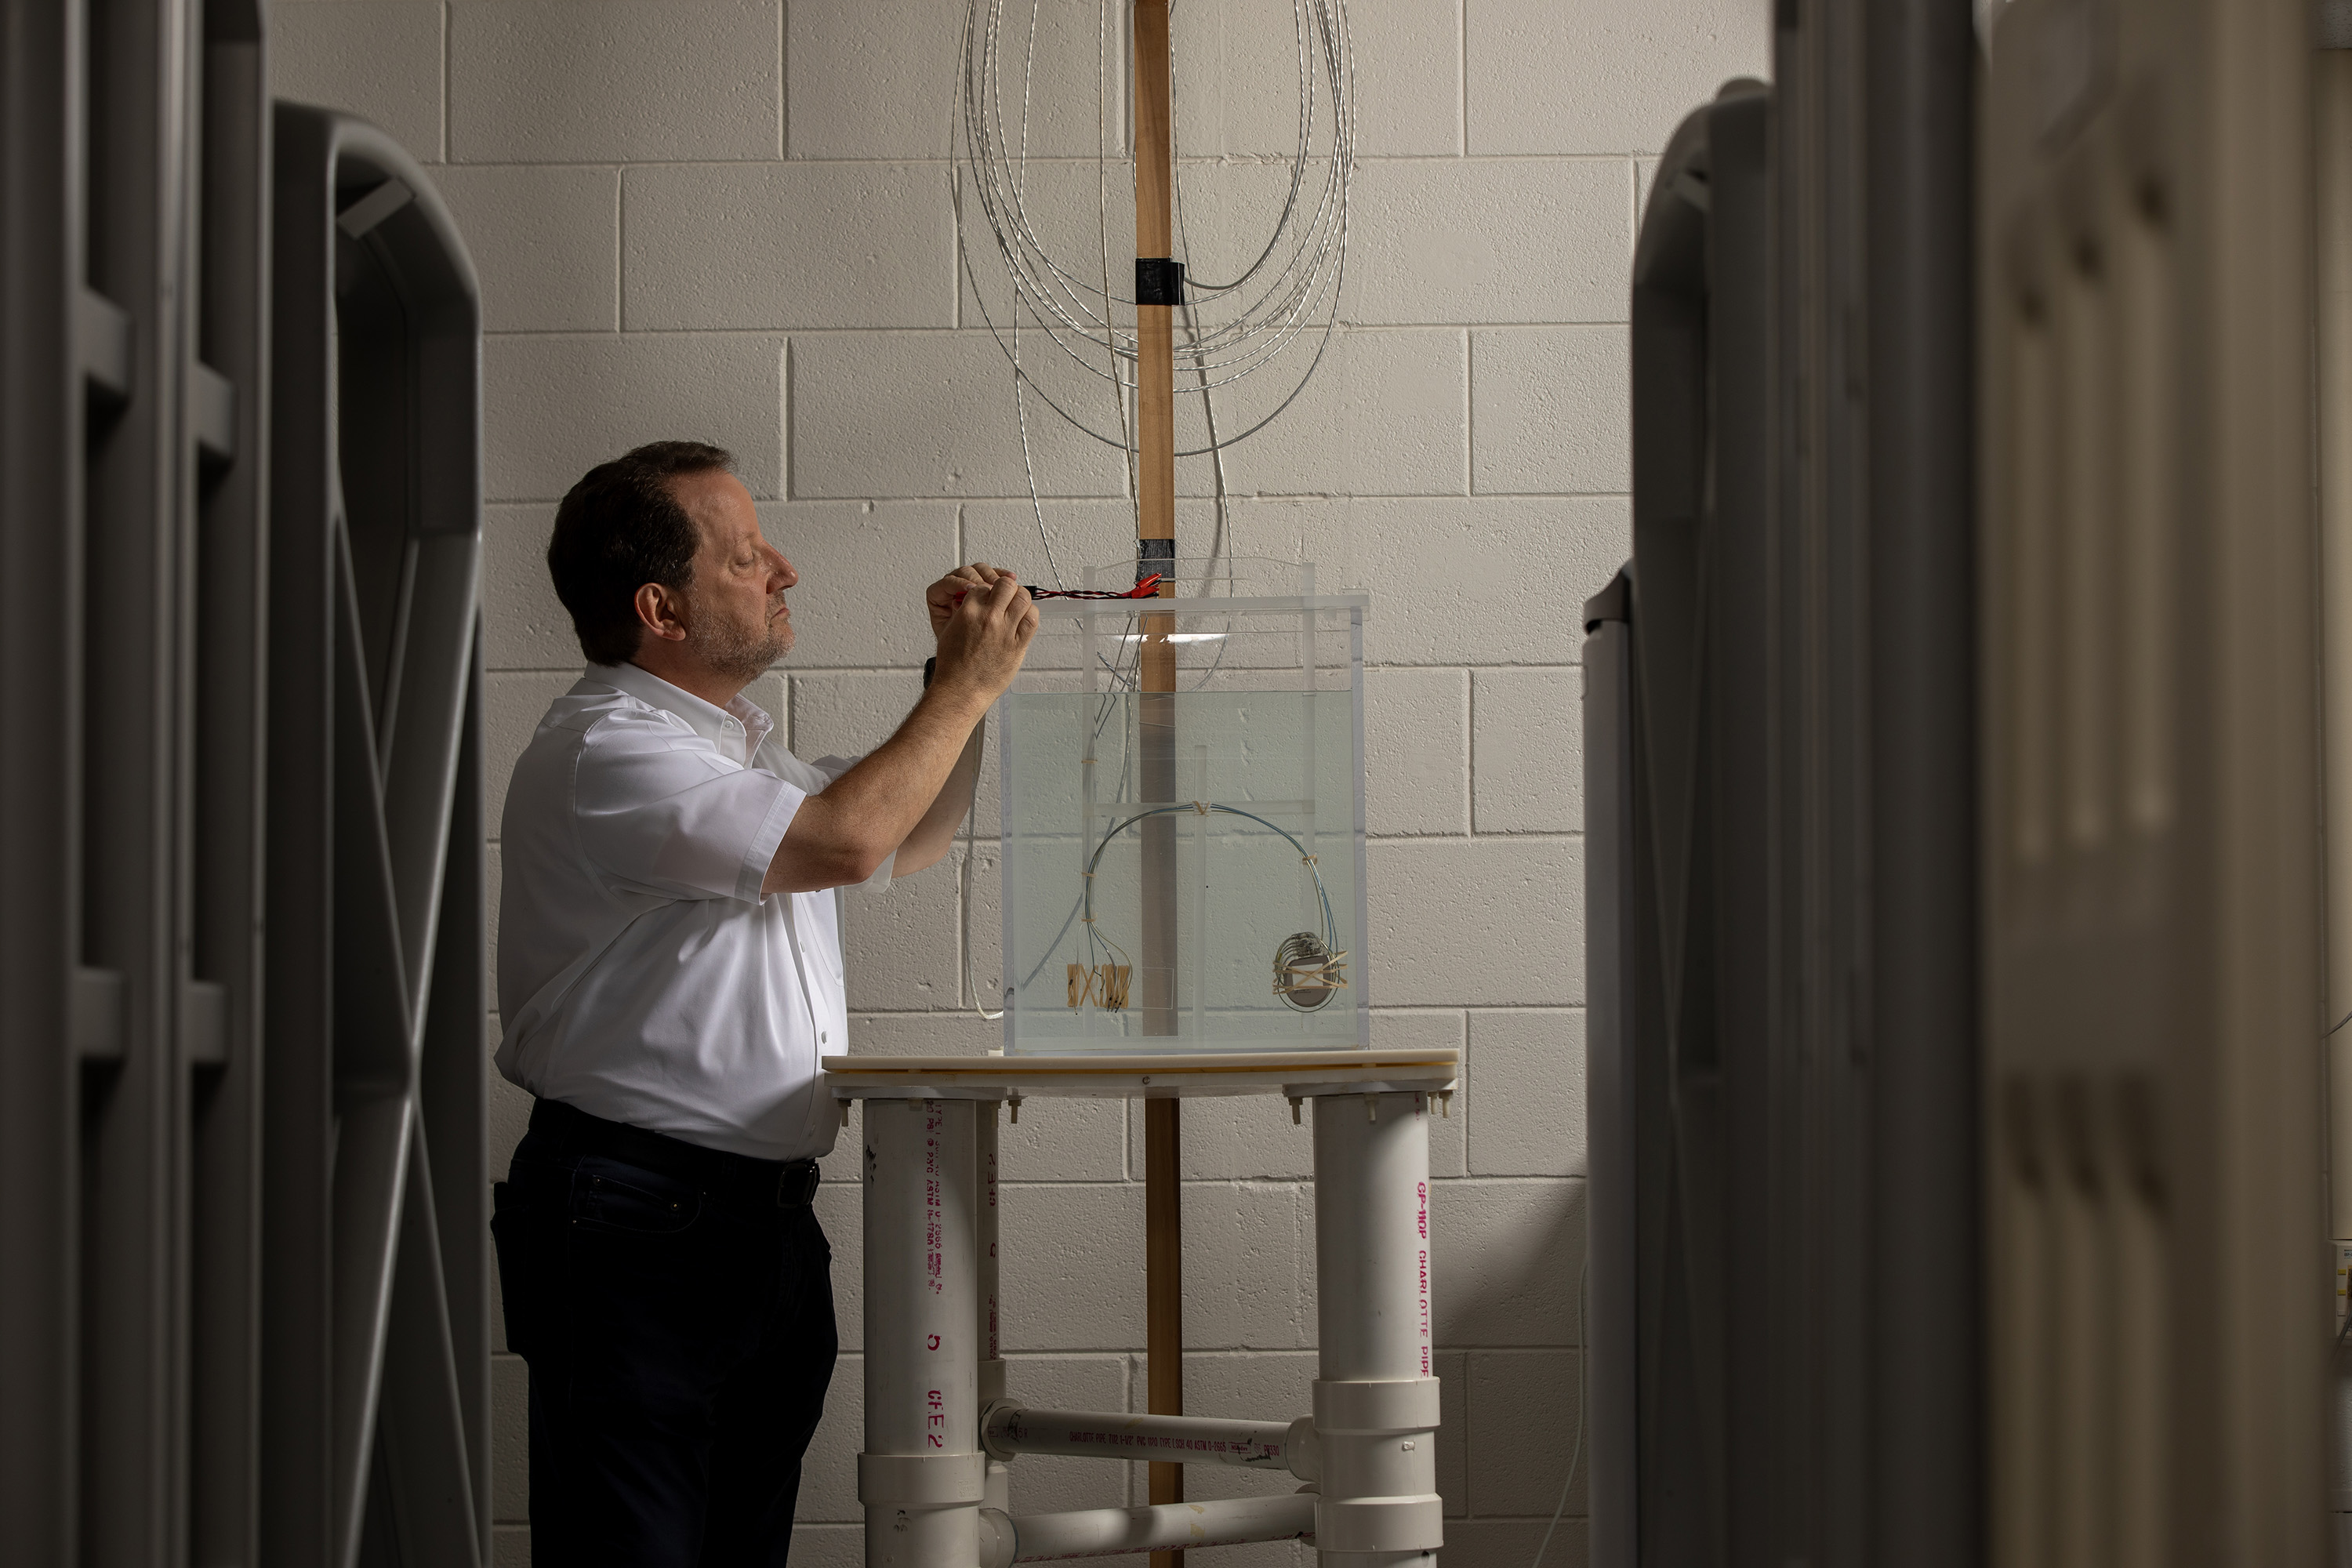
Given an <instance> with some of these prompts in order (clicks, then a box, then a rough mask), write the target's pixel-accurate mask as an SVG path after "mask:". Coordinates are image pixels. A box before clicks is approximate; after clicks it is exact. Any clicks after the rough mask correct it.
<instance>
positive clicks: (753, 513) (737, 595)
mask: <svg viewBox="0 0 2352 1568" xmlns="http://www.w3.org/2000/svg"><path fill="white" fill-rule="evenodd" d="M670 493H671V494H672V495H674V496H676V497H677V503H678V505H679V506H681V507H683V508H684V509H685V510H686V515H687V516H688V517H690V518H692V519H693V520H694V524H695V528H696V530H697V531H698V532H699V533H700V534H701V536H702V542H701V545H700V547H699V548H698V549H697V550H696V552H695V555H694V574H693V576H692V578H691V579H689V580H688V583H687V585H686V595H685V597H686V603H687V611H688V613H687V616H686V647H687V651H688V652H689V653H691V654H693V655H694V656H695V657H696V658H698V659H700V660H701V661H702V662H703V663H704V664H705V665H707V666H708V667H709V668H710V669H711V670H712V671H713V672H714V673H717V674H719V675H723V676H725V677H726V678H727V679H730V680H736V681H748V680H750V679H751V678H752V677H754V676H756V675H758V674H759V673H760V672H761V670H763V669H765V668H768V666H770V665H772V664H773V663H775V662H776V660H778V659H780V658H782V657H783V656H784V655H785V654H786V653H788V652H790V651H791V650H792V646H793V614H792V611H790V610H789V609H787V608H785V607H784V590H785V589H787V588H789V587H791V586H793V584H796V583H798V582H799V581H800V580H801V579H800V574H799V573H797V572H794V571H793V563H791V562H789V561H787V560H785V559H784V553H783V552H782V551H781V550H778V549H777V548H776V547H775V546H774V545H772V544H771V543H769V542H768V541H767V538H766V536H764V535H763V534H761V531H760V512H759V509H758V508H757V507H755V506H753V505H752V504H751V491H749V490H747V489H744V488H743V482H742V481H741V480H740V479H737V478H736V477H735V476H734V475H732V474H730V473H725V472H721V471H716V470H714V471H712V472H710V473H704V474H688V475H685V476H684V477H682V478H679V479H674V480H672V481H671V489H670Z"/></svg>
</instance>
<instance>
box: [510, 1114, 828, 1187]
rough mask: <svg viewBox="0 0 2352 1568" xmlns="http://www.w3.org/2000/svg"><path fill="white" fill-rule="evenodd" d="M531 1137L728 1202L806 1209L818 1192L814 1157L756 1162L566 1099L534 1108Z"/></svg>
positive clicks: (561, 1150) (560, 1150)
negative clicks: (591, 1111)
mask: <svg viewBox="0 0 2352 1568" xmlns="http://www.w3.org/2000/svg"><path fill="white" fill-rule="evenodd" d="M530 1135H531V1137H532V1139H533V1140H534V1141H537V1142H542V1143H544V1144H548V1145H551V1146H552V1150H553V1152H557V1153H564V1154H602V1155H604V1157H605V1158H606V1159H608V1160H619V1161H621V1162H622V1163H625V1164H630V1165H635V1166H638V1167H639V1168H641V1169H644V1170H647V1171H657V1172H659V1173H661V1174H663V1175H665V1176H670V1177H674V1178H676V1179H677V1180H678V1181H681V1182H690V1183H692V1184H694V1185H695V1186H696V1187H698V1188H699V1189H700V1190H701V1191H702V1192H703V1193H704V1194H707V1195H708V1196H710V1197H712V1198H716V1199H719V1200H720V1201H722V1202H729V1203H735V1204H748V1205H753V1206H758V1207H767V1206H770V1205H772V1206H774V1207H776V1208H780V1209H798V1208H806V1207H808V1205H809V1202H810V1200H811V1199H813V1198H814V1197H815V1196H816V1184H817V1169H816V1162H815V1161H814V1160H755V1159H753V1158H751V1155H749V1154H730V1153H729V1152H727V1151H726V1150H724V1149H706V1148H704V1147H703V1146H702V1145H701V1144H699V1143H688V1142H686V1140H684V1139H682V1138H673V1137H671V1136H670V1135H669V1134H668V1133H667V1132H654V1131H648V1130H646V1128H643V1127H631V1126H628V1125H626V1124H625V1123H624V1122H619V1121H605V1120H604V1118H603V1117H601V1116H591V1115H589V1114H588V1113H587V1112H586V1111H584V1110H580V1109H579V1108H578V1107H577V1106H571V1105H566V1104H564V1103H563V1102H562V1100H539V1101H536V1102H535V1103H533V1104H532V1106H531V1108H530Z"/></svg>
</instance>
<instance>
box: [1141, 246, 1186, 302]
mask: <svg viewBox="0 0 2352 1568" xmlns="http://www.w3.org/2000/svg"><path fill="white" fill-rule="evenodd" d="M1135 302H1136V303H1137V304H1139V305H1181V304H1182V303H1183V302H1184V264H1183V263H1182V262H1181V261H1171V260H1169V259H1168V258H1166V257H1164V256H1139V257H1137V258H1135Z"/></svg>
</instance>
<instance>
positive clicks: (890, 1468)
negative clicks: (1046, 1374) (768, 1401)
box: [857, 1100, 983, 1568]
mask: <svg viewBox="0 0 2352 1568" xmlns="http://www.w3.org/2000/svg"><path fill="white" fill-rule="evenodd" d="M865 1104H866V1116H865V1123H866V1125H865V1133H866V1150H865V1153H866V1451H865V1452H864V1453H863V1454H861V1455H859V1456H858V1477H857V1481H858V1486H857V1494H858V1499H859V1500H860V1501H862V1502H863V1503H864V1504H865V1505H866V1565H867V1568H970V1565H971V1563H973V1562H974V1561H975V1559H976V1556H977V1553H978V1552H979V1550H980V1544H979V1516H980V1505H981V1502H982V1495H983V1492H982V1476H983V1460H982V1457H981V1453H980V1444H979V1436H980V1390H979V1376H978V1373H979V1363H980V1359H981V1358H980V1352H981V1349H982V1344H981V1334H980V1321H981V1318H980V1305H979V1272H980V1271H979V1267H978V1259H977V1258H976V1257H975V1256H974V1252H975V1245H974V1244H975V1240H976V1236H977V1231H978V1215H977V1214H976V1213H975V1210H976V1207H977V1192H976V1188H977V1186H978V1182H977V1180H976V1174H977V1173H976V1171H975V1167H974V1161H973V1149H972V1145H973V1121H974V1111H975V1110H976V1108H975V1106H974V1105H973V1103H972V1102H971V1101H970V1100H867V1101H866V1102H865Z"/></svg>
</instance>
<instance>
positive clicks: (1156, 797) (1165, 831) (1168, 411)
mask: <svg viewBox="0 0 2352 1568" xmlns="http://www.w3.org/2000/svg"><path fill="white" fill-rule="evenodd" d="M1134 27H1135V94H1134V102H1135V254H1136V258H1137V261H1138V266H1137V268H1136V270H1137V273H1138V278H1139V282H1138V287H1137V293H1138V294H1139V295H1140V294H1142V293H1143V292H1144V290H1143V289H1142V287H1141V282H1140V278H1141V274H1142V273H1143V271H1144V268H1143V266H1142V265H1141V264H1142V263H1143V262H1145V261H1148V260H1155V259H1156V260H1163V261H1164V260H1165V259H1166V258H1169V256H1170V255H1171V252H1172V250H1173V248H1174V236H1173V233H1172V230H1173V225H1172V223H1171V213H1170V206H1169V193H1170V186H1171V183H1172V181H1173V179H1174V164H1173V162H1172V157H1173V149H1172V145H1171V135H1170V129H1169V127H1170V120H1171V112H1170V110H1171V106H1170V103H1169V94H1170V84H1171V77H1170V74H1169V66H1168V0H1135V13H1134ZM1175 331H1176V309H1175V306H1174V305H1173V304H1171V303H1156V304H1144V303H1141V302H1140V301H1139V302H1138V304H1137V305H1136V308H1135V336H1136V368H1135V380H1136V393H1135V412H1136V435H1135V441H1136V487H1137V489H1136V502H1137V505H1136V535H1137V540H1138V544H1137V557H1138V566H1137V571H1138V574H1139V577H1140V575H1141V574H1144V573H1146V572H1149V571H1150V570H1153V569H1154V568H1153V567H1151V566H1150V565H1147V564H1145V563H1148V562H1150V561H1151V560H1153V559H1154V558H1155V557H1156V558H1159V559H1160V560H1163V561H1166V562H1169V563H1172V561H1173V558H1174V556H1175V553H1176V350H1175ZM1157 569H1159V570H1161V571H1166V570H1167V567H1166V566H1164V565H1163V566H1160V567H1159V568H1157ZM1171 575H1172V574H1171ZM1175 591H1176V587H1175V584H1174V583H1173V582H1172V581H1170V580H1168V579H1167V578H1163V579H1162V580H1161V582H1160V596H1161V597H1162V598H1167V597H1170V596H1172V595H1174V593H1175ZM1175 629H1176V618H1175V617H1174V616H1144V617H1143V647H1142V648H1141V650H1140V653H1139V658H1138V669H1137V678H1138V687H1139V711H1138V713H1137V720H1138V731H1139V733H1138V736H1137V741H1138V748H1139V756H1138V759H1137V761H1138V763H1139V766H1138V770H1137V783H1138V784H1139V787H1140V790H1141V794H1142V797H1143V799H1144V800H1145V801H1147V802H1167V801H1171V800H1173V799H1175V797H1176V700H1175V690H1176V647H1175V644H1174V643H1173V642H1171V640H1170V635H1171V633H1173V632H1174V631H1175ZM1142 837H1143V866H1142V873H1143V877H1142V895H1143V909H1142V932H1141V935H1142V949H1143V951H1142V952H1141V954H1140V955H1139V956H1140V958H1141V963H1140V964H1139V968H1140V969H1141V971H1142V973H1141V974H1139V976H1138V977H1137V978H1138V979H1139V980H1140V981H1141V982H1142V994H1141V996H1140V997H1139V1003H1140V1005H1141V1007H1142V1010H1143V1032H1144V1033H1145V1034H1146V1035H1163V1036H1164V1035H1173V1034H1175V1033H1176V1027H1177V1023H1176V1020H1177V1012H1176V823H1175V819H1174V818H1173V817H1169V816H1155V817H1151V818H1150V819H1148V820H1147V821H1145V822H1144V823H1143V824H1142ZM1176 1108H1177V1101H1175V1100H1147V1101H1146V1102H1145V1103H1144V1108H1143V1187H1144V1222H1143V1223H1144V1294H1145V1299H1146V1311H1145V1331H1144V1352H1145V1369H1146V1373H1145V1383H1146V1385H1147V1404H1148V1406H1149V1409H1150V1413H1151V1414H1152V1415H1182V1414H1183V1413H1184V1272H1183V1261H1184V1230H1183V1216H1182V1213H1181V1192H1182V1189H1181V1186H1180V1185H1179V1184H1178V1183H1179V1177H1180V1175H1181V1167H1180V1164H1179V1161H1178V1157H1177V1128H1178V1121H1177V1109H1176ZM1150 1478H1151V1493H1150V1495H1151V1500H1152V1501H1153V1502H1155V1503H1164V1502H1181V1501H1183V1500H1184V1467H1183V1466H1181V1465H1177V1464H1168V1463H1164V1462H1159V1461H1155V1462H1154V1463H1153V1464H1152V1466H1151V1469H1150ZM1183 1561H1184V1554H1183V1553H1182V1552H1153V1553H1152V1554H1151V1568H1182V1564H1183Z"/></svg>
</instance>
